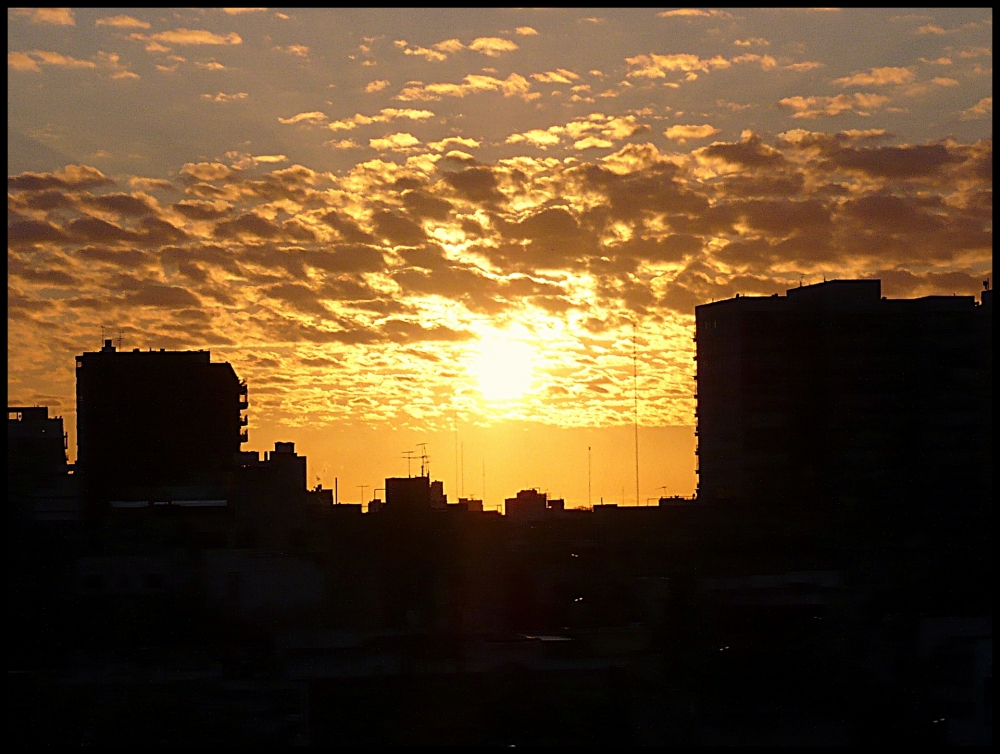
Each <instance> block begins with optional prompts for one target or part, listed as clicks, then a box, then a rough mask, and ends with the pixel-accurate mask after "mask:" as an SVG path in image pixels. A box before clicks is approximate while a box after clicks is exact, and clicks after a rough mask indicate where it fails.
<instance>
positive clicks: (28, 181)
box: [7, 165, 114, 191]
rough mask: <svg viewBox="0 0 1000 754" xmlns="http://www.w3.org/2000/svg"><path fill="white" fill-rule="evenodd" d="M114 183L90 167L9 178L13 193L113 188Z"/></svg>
mask: <svg viewBox="0 0 1000 754" xmlns="http://www.w3.org/2000/svg"><path fill="white" fill-rule="evenodd" d="M113 185H114V181H113V180H111V179H110V178H108V177H107V176H106V175H104V173H102V172H101V171H100V170H98V169H97V168H92V167H90V166H89V165H67V166H66V167H64V168H62V169H60V170H56V171H55V172H53V173H30V172H29V173H21V174H20V175H15V176H10V177H8V178H7V188H9V189H11V190H13V191H43V190H45V189H50V188H63V189H87V188H97V187H99V186H113Z"/></svg>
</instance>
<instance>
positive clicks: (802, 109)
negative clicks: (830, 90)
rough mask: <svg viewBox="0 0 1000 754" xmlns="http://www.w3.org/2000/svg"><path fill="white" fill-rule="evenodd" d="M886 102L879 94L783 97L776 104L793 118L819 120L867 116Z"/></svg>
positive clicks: (886, 98) (886, 99) (885, 98)
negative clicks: (847, 116)
mask: <svg viewBox="0 0 1000 754" xmlns="http://www.w3.org/2000/svg"><path fill="white" fill-rule="evenodd" d="M888 101H889V98H888V97H886V96H884V95H881V94H863V93H856V94H838V95H837V96H836V97H800V96H796V97H785V98H784V99H782V100H780V101H779V102H778V104H779V105H781V106H782V107H786V108H788V109H789V110H792V111H794V112H793V114H792V117H793V118H819V117H824V116H830V117H832V116H836V115H843V114H844V113H855V114H856V115H868V114H870V113H871V112H872V111H874V110H880V109H881V108H882V107H883V106H885V104H886V103H887V102H888Z"/></svg>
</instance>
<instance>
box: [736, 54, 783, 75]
mask: <svg viewBox="0 0 1000 754" xmlns="http://www.w3.org/2000/svg"><path fill="white" fill-rule="evenodd" d="M732 62H733V63H760V67H761V70H764V71H771V70H774V69H775V68H777V67H778V61H777V60H776V59H775V58H774V57H773V56H772V55H757V54H755V53H747V54H746V55H738V56H737V57H735V58H733V60H732Z"/></svg>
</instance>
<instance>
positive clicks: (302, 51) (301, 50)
mask: <svg viewBox="0 0 1000 754" xmlns="http://www.w3.org/2000/svg"><path fill="white" fill-rule="evenodd" d="M274 51H275V52H284V53H286V54H288V55H295V56H296V57H300V58H305V57H308V56H309V48H308V47H307V46H306V45H285V46H284V47H281V46H280V45H279V46H277V47H275V48H274Z"/></svg>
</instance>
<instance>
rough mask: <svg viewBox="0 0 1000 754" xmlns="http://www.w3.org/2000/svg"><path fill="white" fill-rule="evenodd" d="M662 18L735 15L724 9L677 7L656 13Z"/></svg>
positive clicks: (726, 16) (724, 16)
mask: <svg viewBox="0 0 1000 754" xmlns="http://www.w3.org/2000/svg"><path fill="white" fill-rule="evenodd" d="M656 15H657V16H659V17H660V18H732V17H733V15H732V14H731V13H728V12H726V11H724V10H701V9H699V8H677V9H676V10H665V11H661V12H660V13H657V14H656Z"/></svg>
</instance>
